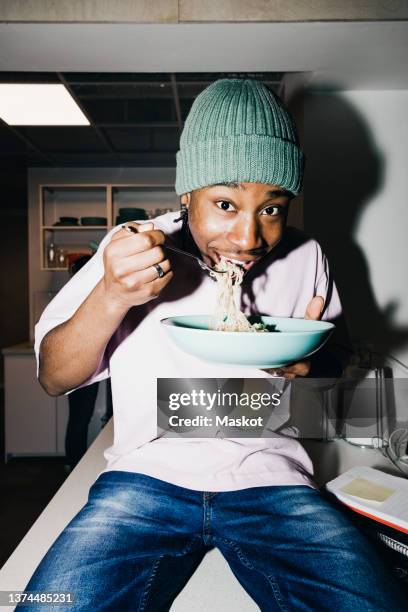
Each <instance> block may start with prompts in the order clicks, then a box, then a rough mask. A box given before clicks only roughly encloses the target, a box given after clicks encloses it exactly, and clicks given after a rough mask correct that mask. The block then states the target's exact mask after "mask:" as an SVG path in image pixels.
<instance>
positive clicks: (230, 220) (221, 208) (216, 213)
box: [181, 183, 293, 269]
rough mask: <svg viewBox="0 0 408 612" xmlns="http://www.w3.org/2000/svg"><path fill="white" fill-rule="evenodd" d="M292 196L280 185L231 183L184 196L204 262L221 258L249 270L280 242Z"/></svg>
mask: <svg viewBox="0 0 408 612" xmlns="http://www.w3.org/2000/svg"><path fill="white" fill-rule="evenodd" d="M292 197H293V196H292V194H291V193H290V192H288V191H286V190H285V189H283V188H281V187H279V186H277V185H265V184H262V183H229V184H222V185H213V186H211V187H204V188H202V189H196V190H194V191H192V192H191V193H188V194H184V195H183V196H182V198H181V201H182V202H183V203H184V204H186V206H187V207H188V221H189V227H190V231H191V234H192V236H193V238H194V241H195V243H196V244H197V246H198V248H199V250H200V252H201V254H202V256H203V259H204V261H205V262H206V263H207V264H209V265H211V266H213V265H214V264H216V263H218V261H219V256H220V255H223V256H224V257H226V258H227V259H232V260H235V261H239V262H245V264H246V265H245V268H247V269H249V268H250V267H251V266H252V265H253V264H254V263H255V262H256V261H257V260H258V259H260V258H261V257H263V256H264V255H266V254H267V253H269V252H270V251H271V250H272V249H273V247H274V246H275V245H276V244H278V242H279V241H280V239H281V237H282V234H283V230H284V227H285V224H286V218H287V213H288V207H289V201H290V199H291V198H292Z"/></svg>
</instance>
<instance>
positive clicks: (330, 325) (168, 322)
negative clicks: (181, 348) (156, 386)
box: [160, 314, 336, 338]
mask: <svg viewBox="0 0 408 612" xmlns="http://www.w3.org/2000/svg"><path fill="white" fill-rule="evenodd" d="M210 316H211V315H208V314H197V315H173V316H172V317H164V318H163V319H160V323H161V324H162V325H166V326H167V327H176V328H177V329H186V330H189V331H193V332H202V333H206V334H208V333H213V334H214V333H216V334H219V333H220V334H229V335H233V336H237V335H239V336H242V334H250V335H251V336H252V335H253V333H252V332H240V331H220V330H217V329H198V328H196V327H184V326H182V325H173V324H172V323H171V320H172V319H176V318H181V317H210ZM260 316H263V317H269V318H271V319H285V320H287V319H297V320H299V321H313V322H314V323H323V324H324V326H323V329H321V330H317V329H315V330H303V331H285V332H280V333H283V334H286V335H288V336H289V335H295V334H296V335H300V334H302V335H307V334H315V333H317V332H318V331H329V330H333V329H335V327H336V326H335V325H334V323H331V322H330V321H320V319H319V320H317V321H316V320H315V319H302V318H301V317H274V316H272V315H260ZM255 337H256V338H265V337H266V338H270V336H269V334H261V333H256V332H255Z"/></svg>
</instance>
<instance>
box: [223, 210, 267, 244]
mask: <svg viewBox="0 0 408 612" xmlns="http://www.w3.org/2000/svg"><path fill="white" fill-rule="evenodd" d="M237 217H240V216H239V215H237ZM227 238H228V240H229V241H230V242H231V243H233V244H234V246H235V247H236V249H237V250H239V251H251V250H252V249H258V248H260V247H261V246H262V237H261V233H260V228H259V223H258V220H257V219H256V218H254V217H252V216H251V217H250V216H247V215H243V216H242V217H240V218H237V219H235V220H234V224H233V225H232V226H231V227H230V230H229V231H228V232H227Z"/></svg>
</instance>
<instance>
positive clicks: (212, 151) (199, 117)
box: [176, 79, 304, 195]
mask: <svg viewBox="0 0 408 612" xmlns="http://www.w3.org/2000/svg"><path fill="white" fill-rule="evenodd" d="M176 160H177V170H176V193H177V194H178V195H181V194H183V193H187V192H189V191H192V190H194V189H200V188H201V187H208V186H210V185H214V184H216V183H224V182H237V183H240V182H248V183H269V184H272V185H279V186H280V187H283V188H285V189H287V190H288V191H290V192H292V193H293V194H294V195H297V194H298V193H299V191H300V190H301V185H302V175H303V165H304V156H303V153H302V151H301V150H300V149H299V144H298V137H297V133H296V127H295V124H294V122H293V120H292V118H291V116H290V114H289V113H288V111H287V110H286V108H285V107H284V106H283V103H282V102H281V100H280V99H279V98H278V97H277V96H276V95H275V94H273V93H272V92H271V91H270V90H269V89H268V88H267V87H266V86H265V85H264V84H263V83H261V82H260V81H255V80H249V79H220V80H218V81H215V82H214V83H211V85H209V86H208V87H207V88H206V89H204V91H202V92H201V93H200V94H199V95H198V96H197V98H196V99H195V100H194V103H193V105H192V107H191V110H190V113H189V115H188V117H187V119H186V122H185V125H184V129H183V132H182V134H181V138H180V150H179V151H178V153H177V156H176Z"/></svg>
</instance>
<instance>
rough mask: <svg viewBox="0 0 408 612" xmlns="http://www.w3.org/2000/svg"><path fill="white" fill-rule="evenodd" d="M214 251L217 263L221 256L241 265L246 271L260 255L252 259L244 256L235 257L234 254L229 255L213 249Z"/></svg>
mask: <svg viewBox="0 0 408 612" xmlns="http://www.w3.org/2000/svg"><path fill="white" fill-rule="evenodd" d="M214 253H215V255H216V257H217V263H219V261H220V260H221V258H222V259H225V260H226V261H230V262H231V263H234V264H236V265H238V266H242V267H243V268H244V269H245V270H246V271H248V270H250V268H252V266H253V265H254V264H255V263H256V262H257V261H258V260H259V259H260V258H261V256H258V257H256V258H253V259H244V258H237V256H236V255H235V254H234V255H230V254H229V253H219V252H218V251H214Z"/></svg>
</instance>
